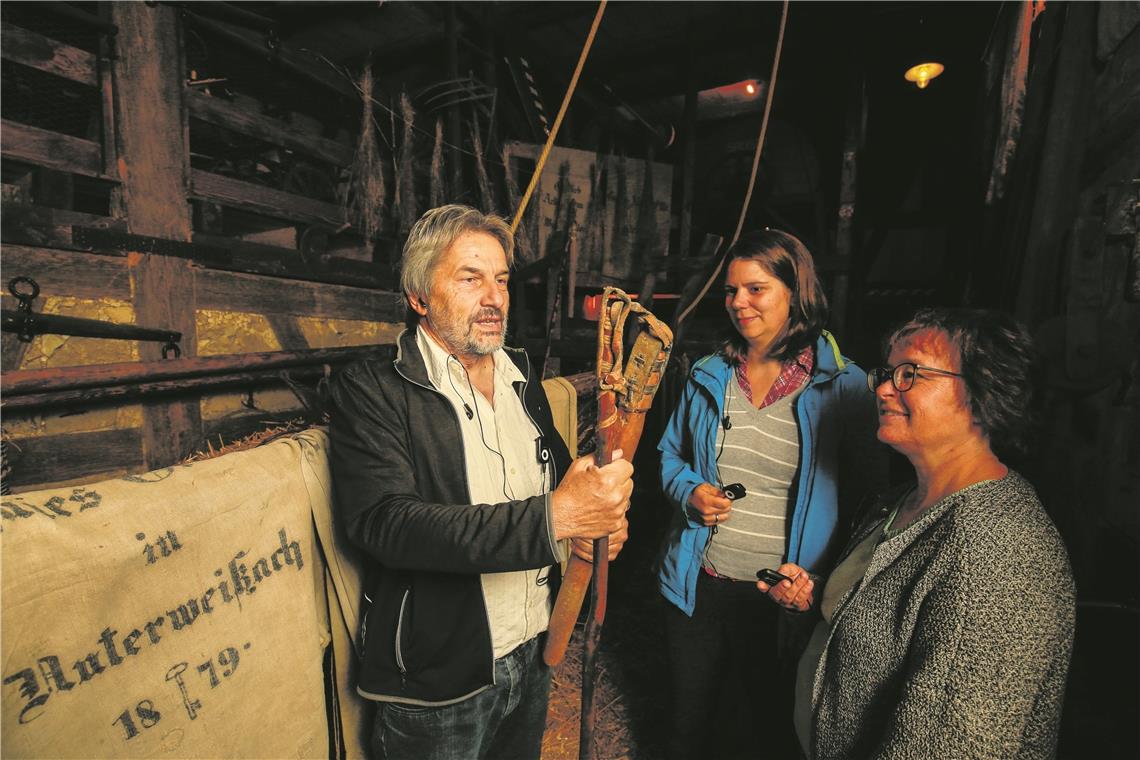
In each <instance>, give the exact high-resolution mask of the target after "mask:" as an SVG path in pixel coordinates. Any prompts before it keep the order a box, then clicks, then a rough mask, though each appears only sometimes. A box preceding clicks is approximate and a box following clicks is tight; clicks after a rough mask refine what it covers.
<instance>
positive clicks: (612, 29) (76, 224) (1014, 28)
mask: <svg viewBox="0 0 1140 760" xmlns="http://www.w3.org/2000/svg"><path fill="white" fill-rule="evenodd" d="M599 18H600V21H599V20H598V19H599ZM0 19H2V31H3V42H2V49H0V58H2V59H3V90H2V100H0V109H2V114H0V115H2V120H3V121H2V132H0V148H2V164H0V166H2V175H3V208H2V210H3V219H2V225H0V237H2V241H3V252H2V258H0V263H2V266H3V278H4V283H5V290H4V293H3V307H4V334H3V353H2V363H3V368H2V372H3V373H2V380H3V383H2V394H3V401H2V409H3V493H4V494H5V496H4V499H5V501H4V508H3V510H2V512H0V517H2V518H3V526H2V527H3V531H4V532H3V534H0V535H2V536H4V537H5V538H8V537H10V536H12V534H13V527H18V526H19V525H20V524H22V523H21V521H20V518H22V517H24V516H25V515H24V512H25V511H26V510H24V509H23V508H22V507H21V504H23V502H21V501H19V497H21V495H24V494H30V493H38V492H40V491H45V490H48V489H50V490H53V491H59V492H60V493H62V492H63V491H62V490H60V489H66V490H68V491H69V492H73V493H76V494H78V493H79V492H80V486H85V485H87V484H92V483H97V482H100V481H106V480H109V479H119V478H124V477H126V478H132V477H142V476H143V474H144V473H147V472H151V471H157V470H161V469H163V468H170V467H173V466H176V465H178V464H180V463H184V462H187V461H188V460H190V459H192V458H196V459H201V458H209V457H214V456H215V455H218V454H222V453H226V455H227V456H228V455H229V454H228V452H235V451H238V450H243V449H248V448H249V447H251V446H253V445H255V444H258V443H261V442H262V441H265V440H267V439H273V438H275V437H277V436H279V435H281V434H284V433H293V432H296V431H300V430H303V429H306V428H310V427H313V426H321V425H322V424H325V423H326V422H327V417H326V408H325V402H326V399H325V396H324V393H323V391H324V389H325V388H326V387H327V382H326V381H327V378H328V376H329V375H331V374H333V373H335V372H336V371H337V369H338V368H340V367H342V366H344V365H345V364H346V363H348V362H350V361H352V360H353V359H356V358H358V357H360V356H362V355H365V354H367V353H372V352H377V351H379V352H388V353H394V343H395V340H396V336H397V335H398V334H399V332H400V330H401V329H402V328H403V322H404V320H405V304H404V302H403V296H402V294H401V293H400V292H399V285H398V282H399V273H400V265H401V250H402V246H403V242H404V240H405V239H406V237H407V234H408V231H409V229H410V227H411V225H412V224H413V223H414V222H415V220H416V219H417V218H418V217H419V215H420V214H422V213H423V212H424V211H425V210H427V209H429V208H432V207H435V206H438V205H441V204H443V203H453V202H454V203H465V204H470V205H473V206H476V207H479V208H481V209H483V210H485V211H491V212H495V213H498V214H500V215H502V216H504V217H505V218H507V219H508V220H509V221H516V222H517V223H518V230H517V233H516V240H517V254H516V262H515V264H516V266H515V269H514V272H513V273H512V278H511V286H510V287H511V297H512V303H511V306H512V313H511V318H510V322H509V326H508V331H509V332H508V336H509V337H508V343H509V344H510V345H515V346H521V347H524V348H525V349H526V350H527V352H528V354H529V356H530V359H531V362H532V363H533V364H534V366H535V367H536V368H539V369H540V370H541V371H542V373H543V375H542V376H543V377H544V378H550V377H555V376H562V377H566V378H568V379H569V380H570V381H571V383H572V384H573V385H574V387H575V388H576V389H577V393H578V400H577V409H578V430H577V436H578V449H579V452H580V453H584V452H587V451H589V450H590V449H591V448H592V439H593V426H594V422H595V421H594V419H593V418H592V415H593V414H594V412H595V406H596V405H595V404H593V396H594V384H593V383H594V377H593V370H594V363H595V337H594V336H595V333H596V323H595V321H591V320H589V319H588V318H587V316H586V311H587V302H588V300H589V298H590V297H593V296H597V295H598V294H599V293H601V291H602V289H603V288H604V287H606V286H614V287H619V288H622V289H624V290H626V291H627V292H629V293H636V294H638V297H639V300H640V302H641V303H644V304H646V305H647V306H650V308H651V309H652V310H653V311H654V313H656V314H657V315H658V316H659V317H660V318H661V319H662V320H664V321H665V322H667V323H669V324H670V325H671V326H672V327H673V330H674V333H675V336H676V339H677V342H676V347H675V349H674V358H673V361H672V363H671V364H670V367H669V370H668V374H667V377H666V381H665V383H664V384H663V387H662V391H661V394H660V395H659V396H658V399H657V401H656V402H655V404H654V407H653V410H652V411H651V412H650V416H649V418H648V422H647V425H646V433H645V435H644V438H643V440H642V443H641V446H640V449H639V451H638V457H637V461H636V467H637V474H636V476H635V477H636V481H637V485H638V487H637V490H636V491H635V496H634V502H633V509H632V511H631V513H630V521H631V538H630V542H629V543H628V544H627V546H626V549H625V551H624V552H623V554H622V555H621V556H620V557H619V558H618V559H617V560H616V562H615V564H614V568H613V572H612V578H611V583H612V584H613V595H612V598H611V609H610V619H609V622H608V623H607V631H606V634H605V638H604V639H603V650H602V655H601V656H602V663H603V668H602V672H603V676H602V677H603V682H604V685H603V686H602V689H603V692H602V700H603V702H602V704H603V705H605V708H604V709H602V710H601V712H600V714H599V720H600V721H601V724H600V725H601V728H600V729H599V745H598V746H599V756H600V757H607V758H656V757H661V756H662V754H663V752H664V747H663V745H662V742H663V741H664V738H663V730H664V728H663V726H664V722H665V720H666V718H665V702H664V700H665V698H666V695H665V694H664V691H665V690H667V688H668V685H667V683H666V681H665V678H664V675H663V674H662V673H661V671H660V667H659V662H660V658H661V657H663V653H662V650H661V647H660V642H659V641H658V639H657V637H656V636H655V635H654V631H655V629H656V625H657V623H656V622H655V621H656V617H655V616H656V615H658V614H659V612H660V610H659V605H660V603H661V602H660V599H659V598H657V596H656V593H655V590H654V587H653V584H652V581H651V576H650V567H651V565H652V563H653V561H654V558H655V554H656V552H657V550H658V547H659V543H660V540H661V536H662V532H663V529H664V520H665V518H664V517H663V510H665V509H666V507H665V505H664V500H663V497H662V496H661V493H660V484H659V482H658V471H657V468H658V464H659V463H658V461H657V452H656V451H655V445H656V441H657V438H658V437H659V435H660V432H661V428H662V426H663V424H664V420H665V418H666V416H667V415H668V414H669V413H670V412H671V410H672V405H673V404H675V402H676V399H677V394H679V392H680V389H681V387H682V384H683V382H684V378H685V371H686V370H687V368H688V367H689V364H690V362H691V361H693V360H695V359H696V358H698V357H700V356H702V355H703V354H706V353H708V352H709V351H710V350H711V347H712V346H713V344H714V341H715V340H717V338H718V336H719V334H720V331H721V330H722V328H723V327H724V312H723V311H722V309H723V298H722V296H723V293H722V290H721V287H720V284H719V282H718V281H716V279H715V278H716V277H717V276H719V268H718V266H717V265H718V262H719V260H720V259H719V255H720V254H723V253H724V251H725V249H726V247H727V245H728V244H729V243H730V242H731V241H732V240H733V239H734V237H735V235H736V234H737V233H738V232H739V230H740V229H743V230H751V229H758V228H763V227H773V228H779V229H783V230H787V231H789V232H792V233H793V234H795V235H796V236H798V237H799V238H801V239H802V240H803V241H804V242H805V243H806V244H807V246H808V248H810V249H811V251H812V253H813V255H814V257H815V260H816V262H817V266H818V268H819V270H820V274H821V279H822V281H823V284H824V286H825V289H826V291H827V296H828V300H829V302H830V305H831V318H830V322H829V329H830V330H831V331H832V332H833V333H835V334H836V335H837V336H838V337H839V339H840V341H841V344H842V346H843V348H844V351H845V353H847V354H849V355H850V356H851V357H852V358H853V359H855V360H856V361H857V362H858V363H859V364H860V365H861V366H863V367H872V366H876V365H878V364H880V363H882V360H883V357H882V355H881V348H880V344H879V341H880V340H881V338H882V336H883V334H884V332H885V331H886V330H887V329H888V328H889V327H890V326H891V325H893V324H895V323H897V322H898V321H899V320H901V319H904V318H906V317H907V316H908V315H909V314H911V313H912V312H913V311H914V310H915V309H916V308H917V307H919V306H924V305H940V306H972V307H993V308H998V309H1002V310H1005V311H1008V312H1009V313H1011V314H1013V315H1015V316H1016V317H1018V318H1019V319H1020V320H1021V321H1022V322H1023V323H1024V324H1025V325H1026V326H1027V327H1028V328H1029V330H1030V332H1031V333H1032V335H1033V336H1034V339H1035V342H1036V345H1037V349H1038V350H1039V352H1040V354H1041V356H1042V362H1041V365H1040V370H1039V373H1040V375H1039V383H1038V385H1039V391H1040V393H1039V398H1038V403H1037V407H1038V413H1037V418H1038V419H1037V420H1036V424H1037V427H1036V431H1037V432H1036V435H1035V436H1034V445H1033V447H1032V449H1031V451H1030V452H1029V453H1028V454H1027V455H1026V456H1025V457H1024V460H1023V461H1018V462H1016V463H1013V464H1014V465H1015V466H1016V467H1017V469H1018V470H1019V471H1020V472H1022V473H1023V474H1024V475H1025V476H1026V477H1027V478H1028V479H1029V480H1030V481H1031V482H1032V483H1033V484H1034V486H1035V487H1036V488H1037V490H1038V492H1039V494H1040V497H1041V500H1042V502H1043V503H1044V505H1045V507H1046V509H1047V511H1048V513H1049V515H1050V517H1051V518H1052V519H1053V521H1054V522H1055V523H1056V525H1057V527H1058V528H1059V530H1060V532H1061V534H1062V535H1063V537H1064V539H1065V542H1066V545H1067V549H1068V552H1069V556H1070V558H1071V561H1072V565H1073V573H1074V576H1075V578H1076V583H1077V597H1078V608H1077V609H1078V612H1077V634H1076V640H1075V641H1076V643H1075V649H1074V655H1073V662H1072V666H1071V670H1070V677H1069V686H1068V692H1067V698H1066V704H1065V711H1064V716H1063V722H1062V727H1061V738H1060V748H1059V754H1060V756H1061V757H1072V758H1085V757H1096V758H1126V757H1127V758H1132V757H1136V756H1137V753H1138V752H1140V745H1138V737H1137V728H1136V727H1137V725H1140V713H1138V706H1137V703H1138V691H1140V662H1138V653H1140V646H1138V645H1140V631H1138V610H1140V599H1138V597H1137V585H1136V583H1137V579H1140V562H1138V556H1140V555H1138V552H1137V541H1138V538H1140V433H1138V431H1140V385H1138V384H1137V377H1138V374H1140V3H1137V2H1088V3H1083V2H1081V3H1078V2H1058V1H1057V0H1051V1H1049V2H1045V1H1044V0H1036V1H1031V0H1024V1H1023V2H1016V3H1015V2H1003V3H997V2H973V3H964V2H953V3H951V2H850V3H830V2H810V3H809V2H794V3H790V4H782V3H778V2H658V1H656V0H651V1H649V2H623V1H621V0H613V1H612V2H608V3H602V10H600V9H599V5H598V4H596V3H592V2H384V1H383V0H378V1H376V2H221V1H219V0H210V1H208V2H193V3H191V2H146V3H143V2H36V3H32V2H16V1H15V0H9V2H6V3H4V4H3V6H2V7H0ZM595 22H597V28H596V33H591V27H592V25H593V24H594V23H595ZM580 61H584V63H583V64H582V65H581V72H580V75H578V76H576V75H575V70H576V66H577V65H578V64H579V62H580ZM925 62H938V63H941V64H942V65H943V66H944V71H942V73H941V75H937V76H935V77H934V78H932V79H930V80H929V81H928V82H926V81H923V82H921V84H923V85H924V86H922V87H919V86H916V83H914V82H911V81H907V80H906V79H904V72H906V71H907V70H908V69H909V68H911V67H912V66H915V65H917V64H921V63H925ZM564 99H566V102H565V103H564ZM562 106H565V108H564V109H563V108H562ZM563 110H564V113H562V111H563ZM552 131H555V132H556V135H555V139H554V141H553V149H552V150H551V151H550V152H549V156H548V158H546V159H545V160H543V158H542V154H543V146H544V144H545V143H546V142H547V139H548V137H549V135H550V134H551V132H552ZM757 159H758V163H754V162H756V161H757ZM536 176H537V180H535V185H534V191H533V194H532V193H531V191H530V187H531V185H532V179H535V177H536ZM710 283H711V287H707V288H706V287H704V286H706V285H708V284H710ZM67 318H71V319H72V320H73V321H68V319H67ZM74 320H96V321H98V323H99V324H92V323H91V322H84V323H82V324H80V323H79V322H78V321H74ZM140 328H143V329H142V331H141V332H140ZM223 458H224V457H223ZM893 465H897V466H894V467H893V469H892V475H894V476H897V477H899V478H901V477H904V476H905V469H906V462H905V461H903V462H901V463H900V462H893ZM259 487H260V486H258V485H257V484H256V483H254V484H251V485H250V488H251V489H252V490H256V489H257V488H259ZM25 498H30V497H25ZM72 498H73V499H74V498H75V497H74V496H73V497H72ZM10 499H12V500H14V501H9V500H10ZM139 535H140V536H141V535H142V534H141V533H140V534H139ZM282 535H284V534H282ZM140 540H141V539H140ZM282 541H284V539H282ZM87 549H88V547H86V546H84V545H77V546H75V547H74V552H76V553H81V552H84V551H86V550H87ZM10 551H14V550H11V549H10ZM5 555H6V556H5V573H8V572H10V570H9V567H8V560H9V559H10V555H9V552H5ZM220 572H221V571H219V573H220ZM9 577H11V576H9ZM979 582H981V583H984V582H985V581H984V579H979ZM1050 582H1051V579H1050V578H1041V583H1042V584H1046V585H1047V584H1049V583H1050ZM8 583H9V580H8V579H7V578H6V579H5V580H4V588H5V594H6V595H7V593H8ZM15 616H16V613H15V612H13V611H12V610H11V609H9V608H7V607H6V608H5V610H4V621H5V635H9V629H8V624H9V621H11V620H13V619H14V617H15ZM86 645H87V646H90V644H89V643H88V644H86ZM246 646H247V648H248V644H247V645H246ZM579 646H580V645H579ZM579 655H580V649H577V650H572V652H571V656H570V659H569V660H568V664H567V665H566V666H565V667H564V668H563V669H561V670H560V671H559V672H558V673H557V674H556V677H555V693H554V695H553V696H552V701H551V715H550V718H549V720H548V734H547V739H546V742H545V744H544V754H543V757H544V758H548V759H549V760H554V759H556V758H563V757H572V756H574V754H575V753H576V752H577V750H578V747H577V741H578V737H577V721H578V709H579V708H578V696H577V690H578V687H579V685H580V681H579V680H578V679H579V676H578V674H577V673H576V672H575V671H574V668H575V667H577V664H578V662H579V660H578V659H576V658H578V657H579ZM219 657H221V655H219ZM224 659H225V658H222V660H219V661H220V662H222V664H223V665H225V664H226V662H224V661H223V660H224ZM5 660H6V661H5V668H6V670H5V673H4V674H3V675H4V677H5V680H4V684H5V685H4V686H3V688H4V690H5V691H4V701H5V702H6V703H8V704H9V705H11V704H12V700H13V699H15V696H14V695H15V691H16V686H15V685H13V684H12V679H11V678H9V673H8V670H7V668H9V663H8V662H7V655H6V656H5ZM233 665H234V669H235V670H236V660H235V661H234V662H233ZM41 667H42V666H41ZM328 667H329V666H328V664H327V663H326V670H327V669H328ZM45 678H46V676H45ZM57 686H59V683H58V682H57ZM9 690H11V691H9ZM49 691H50V686H49ZM25 696H27V695H25ZM57 698H58V699H60V700H62V699H64V698H66V697H65V695H64V694H63V692H62V691H61V692H60V694H59V696H58V697H57ZM45 699H46V697H45ZM140 704H141V703H140ZM9 712H10V711H9V709H8V707H7V706H6V707H5V711H4V734H5V735H6V736H7V735H9V734H10V732H11V731H13V730H15V729H14V728H12V727H10V726H14V725H15V724H14V723H11V721H10V716H9ZM113 712H114V713H117V712H118V708H117V709H116V710H115V711H113ZM191 712H192V711H191ZM336 713H337V710H336V708H335V707H334V708H330V713H329V714H330V716H335V715H336ZM124 714H126V713H124ZM22 715H23V713H21V716H22ZM141 715H142V713H139V716H140V719H141ZM191 717H193V715H192V716H191ZM740 719H741V720H748V719H749V718H748V716H741V717H740ZM11 720H12V721H14V720H15V719H14V718H12V719H11ZM110 722H111V721H110V719H108V720H107V721H103V723H106V724H108V725H110ZM331 722H332V723H338V721H337V720H331ZM20 723H21V724H22V723H23V720H22V719H21V721H20ZM29 725H34V724H29ZM121 725H122V727H124V728H125V727H126V725H127V722H126V721H123V723H122V724H121ZM130 725H131V726H132V728H131V729H127V736H128V738H133V736H134V734H131V733H130V732H131V730H135V727H134V724H133V723H132V724H130ZM116 730H119V727H118V726H117V727H116ZM346 731H349V729H346ZM334 733H335V732H334ZM340 738H342V739H343V737H340ZM7 742H8V739H7V738H6V739H5V753H7V752H8V751H9V750H10V749H11V748H10V747H9V746H8V744H7ZM348 746H349V749H347V750H346V749H345V744H344V743H338V742H337V741H333V742H332V743H331V744H330V747H332V749H330V752H332V753H334V754H338V755H341V756H344V755H347V756H353V755H352V748H351V747H352V744H351V742H348ZM116 751H118V750H116ZM99 754H101V755H102V754H103V753H102V752H100V753H99ZM317 754H318V755H320V754H323V748H321V752H318V753H317ZM13 756H16V755H15V754H14V755H13ZM29 756H31V755H29ZM124 756H133V755H130V754H129V751H128V755H124ZM139 756H143V755H139Z"/></svg>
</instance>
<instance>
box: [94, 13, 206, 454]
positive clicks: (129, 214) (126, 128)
mask: <svg viewBox="0 0 1140 760" xmlns="http://www.w3.org/2000/svg"><path fill="white" fill-rule="evenodd" d="M177 14H178V11H177V10H176V9H174V8H172V7H169V6H165V5H155V6H153V7H151V6H149V5H147V4H144V3H114V4H113V5H112V18H113V20H114V23H115V25H116V26H118V29H119V33H118V35H117V37H116V53H117V58H116V59H115V60H114V75H115V98H114V101H115V122H116V124H117V126H118V156H119V162H118V163H119V166H118V169H119V172H118V173H119V177H120V179H121V180H122V183H123V184H122V196H123V211H124V212H125V215H126V218H127V228H128V230H129V231H130V232H132V233H135V234H141V235H150V236H154V237H162V238H167V239H170V240H180V241H189V240H190V239H191V220H190V204H189V202H188V201H187V198H186V194H187V179H186V178H187V175H188V171H187V163H188V150H187V137H186V124H185V118H184V114H183V109H182V68H183V67H182V55H181V45H180V39H179V28H178V16H177ZM128 261H129V264H130V276H131V292H132V293H133V296H134V307H135V320H136V322H137V323H138V324H144V325H148V326H153V327H161V328H166V329H170V330H177V331H179V332H181V333H182V344H181V349H182V355H183V356H186V357H189V356H195V355H196V354H197V331H196V329H195V310H196V299H195V294H194V277H193V273H192V272H191V270H190V264H189V262H187V261H185V260H183V259H177V258H172V257H168V256H156V255H151V254H144V253H132V254H130V255H129V257H128ZM161 352H162V347H161V346H158V345H157V344H140V346H139V356H140V358H141V359H142V360H143V361H154V360H158V359H161V358H162V353H161ZM201 442H202V417H201V411H200V409H199V404H198V399H197V398H194V399H193V400H187V401H171V402H153V403H150V402H148V403H147V404H145V405H144V406H143V456H144V459H145V463H146V466H147V467H150V468H156V467H165V466H168V465H171V464H173V463H175V462H177V461H179V460H180V459H182V458H183V457H185V456H186V455H188V454H190V453H191V452H192V451H193V450H194V449H195V448H197V447H198V446H199V445H201Z"/></svg>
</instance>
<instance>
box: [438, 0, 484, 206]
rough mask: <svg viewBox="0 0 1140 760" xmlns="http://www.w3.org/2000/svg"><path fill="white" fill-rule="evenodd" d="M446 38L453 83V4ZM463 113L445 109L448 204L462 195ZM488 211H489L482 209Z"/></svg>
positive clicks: (456, 49) (456, 65)
mask: <svg viewBox="0 0 1140 760" xmlns="http://www.w3.org/2000/svg"><path fill="white" fill-rule="evenodd" d="M444 27H445V34H446V38H447V78H448V79H449V80H450V81H452V82H454V81H455V80H457V79H459V18H458V16H457V11H456V9H455V3H454V2H450V3H448V4H447V16H446V21H445V23H444ZM462 117H463V111H462V109H461V108H460V107H459V106H458V105H453V106H451V107H449V108H448V109H447V115H446V117H445V118H446V119H447V122H446V125H445V129H446V132H445V134H446V135H447V143H448V152H447V157H448V160H449V161H450V162H451V167H450V168H451V172H450V174H451V187H450V188H449V192H447V193H444V200H445V201H446V202H448V203H450V202H451V201H452V200H453V199H455V198H459V197H460V196H461V195H462V194H463V190H464V188H463V154H462V153H460V152H459V149H460V143H461V142H462V141H463V132H462V124H461V123H460V121H461V119H462ZM484 211H490V209H484Z"/></svg>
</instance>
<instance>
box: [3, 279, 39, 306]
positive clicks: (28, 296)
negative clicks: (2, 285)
mask: <svg viewBox="0 0 1140 760" xmlns="http://www.w3.org/2000/svg"><path fill="white" fill-rule="evenodd" d="M25 284H26V285H30V286H31V287H32V291H31V292H30V293H21V292H20V290H19V289H18V288H17V287H16V286H17V285H25ZM8 292H9V293H11V294H12V295H14V296H16V298H18V299H20V302H21V304H22V303H23V302H24V301H25V300H27V301H32V300H35V298H36V296H38V295H39V294H40V286H39V283H37V282H36V281H35V280H33V279H32V278H31V277H24V276H20V277H13V278H12V279H11V280H9V281H8Z"/></svg>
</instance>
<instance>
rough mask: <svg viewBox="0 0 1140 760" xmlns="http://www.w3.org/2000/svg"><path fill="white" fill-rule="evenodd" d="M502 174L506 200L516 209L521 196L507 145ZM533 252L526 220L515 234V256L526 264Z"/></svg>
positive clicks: (533, 255) (505, 146)
mask: <svg viewBox="0 0 1140 760" xmlns="http://www.w3.org/2000/svg"><path fill="white" fill-rule="evenodd" d="M503 174H504V179H505V184H506V186H507V200H508V202H509V203H510V207H511V208H512V209H517V208H518V207H519V201H520V200H521V199H522V195H521V193H519V183H518V182H517V181H516V180H515V175H514V172H513V171H512V170H511V146H510V144H509V143H508V144H506V145H504V146H503ZM516 213H517V212H516ZM534 252H535V246H534V245H533V244H532V243H531V240H530V230H529V227H528V225H527V224H526V220H523V223H522V224H521V225H519V228H518V231H517V232H516V233H515V256H516V257H518V259H519V261H521V262H527V261H531V260H533V259H534V257H535V253H534Z"/></svg>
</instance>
